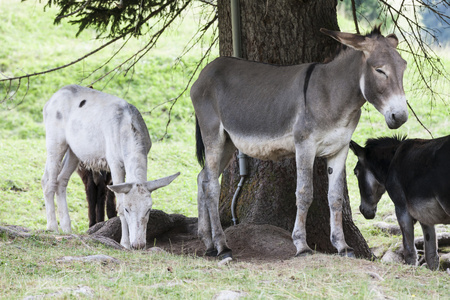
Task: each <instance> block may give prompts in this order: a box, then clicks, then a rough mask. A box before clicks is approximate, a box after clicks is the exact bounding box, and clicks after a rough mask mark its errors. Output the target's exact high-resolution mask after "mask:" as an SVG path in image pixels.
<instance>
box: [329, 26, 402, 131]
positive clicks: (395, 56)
mask: <svg viewBox="0 0 450 300" xmlns="http://www.w3.org/2000/svg"><path fill="white" fill-rule="evenodd" d="M320 31H321V32H323V33H325V34H326V35H329V36H330V37H332V38H334V39H335V40H337V41H338V42H340V43H342V44H344V45H346V46H348V47H350V48H353V49H355V50H358V51H362V52H363V58H362V68H361V74H360V77H359V78H360V79H359V86H360V89H361V93H362V95H363V97H364V99H365V100H367V101H368V102H370V103H372V104H373V106H375V108H376V109H377V110H378V111H379V112H380V113H382V114H383V115H384V118H385V121H386V123H387V125H388V127H389V128H390V129H396V128H398V127H400V126H401V125H402V124H403V123H405V122H406V121H407V119H408V108H407V104H406V96H405V92H404V90H403V73H404V71H405V69H406V61H405V60H404V59H402V58H401V57H400V54H399V53H398V52H397V50H396V48H397V45H398V39H397V37H396V36H395V35H394V34H390V35H388V36H386V37H384V36H382V35H381V33H380V29H379V28H375V29H374V30H373V31H372V33H370V34H368V35H366V36H361V35H358V34H351V33H344V32H338V31H330V30H326V29H323V28H322V29H320Z"/></svg>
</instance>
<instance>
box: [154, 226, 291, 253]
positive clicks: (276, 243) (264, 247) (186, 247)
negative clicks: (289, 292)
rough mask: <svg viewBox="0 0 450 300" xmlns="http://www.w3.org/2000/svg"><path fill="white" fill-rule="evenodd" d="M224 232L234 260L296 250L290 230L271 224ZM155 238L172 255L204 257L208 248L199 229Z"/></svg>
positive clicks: (238, 227) (240, 227) (243, 227)
mask: <svg viewBox="0 0 450 300" xmlns="http://www.w3.org/2000/svg"><path fill="white" fill-rule="evenodd" d="M225 235H226V237H227V242H228V246H229V247H230V248H231V249H232V250H233V259H235V260H241V261H247V260H265V261H270V260H284V259H289V258H292V257H293V256H294V255H295V252H296V249H295V246H294V244H293V243H292V238H291V235H290V233H289V232H288V231H286V230H284V229H282V228H279V227H275V226H272V225H257V224H239V225H237V226H231V227H228V228H227V229H226V230H225ZM155 240H156V242H155V243H154V245H155V246H156V247H160V248H162V249H164V250H166V251H167V252H170V253H173V254H184V255H193V256H203V255H204V253H205V250H206V248H205V246H204V245H203V242H202V241H201V240H200V239H199V238H198V237H197V234H196V231H195V232H184V233H180V232H168V233H166V234H163V235H161V236H159V237H156V238H155Z"/></svg>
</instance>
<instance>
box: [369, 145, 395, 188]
mask: <svg viewBox="0 0 450 300" xmlns="http://www.w3.org/2000/svg"><path fill="white" fill-rule="evenodd" d="M399 146H400V145H399V144H398V145H391V146H387V147H379V148H377V149H373V150H371V151H368V152H367V153H366V156H367V160H368V163H369V168H370V169H371V171H372V173H373V174H374V176H375V178H376V179H377V180H378V182H380V183H382V184H383V185H385V184H386V181H387V177H388V175H389V167H390V165H391V162H392V159H393V158H394V155H395V152H396V151H397V149H398V147H399Z"/></svg>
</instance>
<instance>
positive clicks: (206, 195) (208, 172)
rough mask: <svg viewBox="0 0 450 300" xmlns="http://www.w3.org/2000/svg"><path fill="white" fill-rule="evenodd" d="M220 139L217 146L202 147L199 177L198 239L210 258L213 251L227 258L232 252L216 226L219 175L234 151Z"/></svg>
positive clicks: (217, 224)
mask: <svg viewBox="0 0 450 300" xmlns="http://www.w3.org/2000/svg"><path fill="white" fill-rule="evenodd" d="M221 136H222V137H223V139H222V140H221V141H220V142H219V143H218V145H216V146H215V147H214V148H212V147H208V148H206V156H205V168H204V169H203V170H202V172H201V174H200V175H199V182H198V184H199V198H198V199H199V236H200V237H201V238H202V240H203V241H204V243H205V246H206V248H207V254H210V255H214V254H216V251H217V255H218V256H221V257H223V258H225V257H231V256H232V253H231V249H230V248H229V247H228V245H227V242H226V237H225V233H224V232H223V228H222V225H221V224H220V216H219V197H220V184H219V176H220V174H222V172H223V169H225V167H226V166H227V165H228V163H229V161H230V160H231V158H232V156H233V153H234V151H235V150H236V148H235V147H234V145H233V143H232V142H231V141H230V140H227V139H226V138H225V135H221ZM200 180H202V181H200ZM214 249H215V250H214Z"/></svg>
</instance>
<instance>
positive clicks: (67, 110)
mask: <svg viewBox="0 0 450 300" xmlns="http://www.w3.org/2000/svg"><path fill="white" fill-rule="evenodd" d="M43 114H44V123H45V130H46V144H47V162H46V164H45V172H44V176H43V177H42V188H43V190H44V198H45V207H46V211H47V229H48V230H53V231H57V230H58V223H57V222H56V216H55V203H54V200H53V198H54V195H55V193H56V197H57V200H58V211H59V216H60V225H61V229H62V231H63V232H71V227H70V217H69V210H68V207H67V201H66V187H67V183H68V182H69V178H70V176H71V175H72V173H73V172H74V171H75V170H76V168H77V167H78V164H79V163H80V162H82V163H83V164H84V166H86V167H87V168H89V169H91V170H93V171H103V170H106V171H111V176H112V181H113V183H114V185H110V186H108V188H109V189H111V190H112V191H113V192H115V193H116V198H117V211H118V214H119V217H120V221H121V224H122V237H121V241H120V244H121V245H123V246H124V247H126V248H130V247H131V248H134V249H142V248H144V247H145V245H146V232H147V222H148V217H149V213H150V210H151V208H152V198H151V192H152V191H154V190H156V189H158V188H161V187H164V186H166V185H168V184H169V183H171V182H172V181H173V180H174V179H175V178H176V177H177V176H178V175H179V173H177V174H174V175H172V176H168V177H165V178H162V179H158V180H153V181H147V154H148V152H149V151H150V147H151V141H150V136H149V134H148V130H147V126H146V125H145V122H144V120H143V119H142V116H141V114H140V113H139V111H138V110H137V109H136V107H134V106H133V105H131V104H128V103H127V102H126V101H125V100H122V99H120V98H117V97H115V96H112V95H108V94H105V93H102V92H99V91H96V90H93V89H90V88H85V87H81V86H77V85H69V86H66V87H63V88H61V89H60V90H59V91H57V92H56V93H55V94H54V95H53V96H52V97H51V98H50V100H49V101H48V102H47V103H46V104H45V107H44V112H43ZM63 157H64V161H63ZM61 162H63V163H61ZM125 175H126V182H125ZM124 182H125V183H124Z"/></svg>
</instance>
